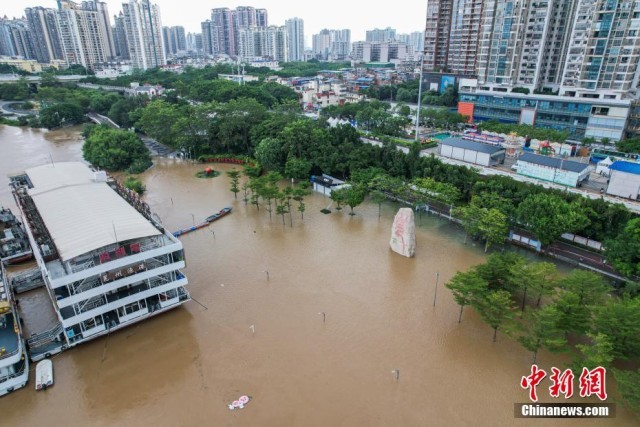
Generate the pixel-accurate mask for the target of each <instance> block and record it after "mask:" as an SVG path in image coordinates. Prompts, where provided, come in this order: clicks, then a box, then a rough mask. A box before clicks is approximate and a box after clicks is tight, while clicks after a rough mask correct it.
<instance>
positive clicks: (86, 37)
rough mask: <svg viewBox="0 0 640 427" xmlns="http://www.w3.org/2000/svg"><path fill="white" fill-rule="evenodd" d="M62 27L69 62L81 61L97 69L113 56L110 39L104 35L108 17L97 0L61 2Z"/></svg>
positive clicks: (78, 62) (60, 21) (61, 32)
mask: <svg viewBox="0 0 640 427" xmlns="http://www.w3.org/2000/svg"><path fill="white" fill-rule="evenodd" d="M58 5H59V10H58V29H59V32H60V40H61V42H62V49H63V52H64V57H65V60H66V61H67V64H69V65H70V64H80V65H82V66H84V67H85V68H88V69H94V68H96V66H97V65H98V64H104V63H106V62H108V61H109V60H110V59H111V53H110V52H109V50H108V46H109V44H108V42H107V41H106V40H105V39H104V37H105V34H106V30H104V29H103V28H102V26H103V25H104V21H103V19H102V16H101V12H98V11H97V10H96V8H95V3H93V2H83V3H82V4H78V3H75V2H73V1H71V0H60V1H59V2H58Z"/></svg>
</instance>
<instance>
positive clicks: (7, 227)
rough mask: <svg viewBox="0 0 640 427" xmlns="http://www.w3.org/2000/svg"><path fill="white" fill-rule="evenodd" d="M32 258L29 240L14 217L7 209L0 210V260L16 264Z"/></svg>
mask: <svg viewBox="0 0 640 427" xmlns="http://www.w3.org/2000/svg"><path fill="white" fill-rule="evenodd" d="M31 258H33V252H32V251H31V246H30V245H29V238H28V237H27V233H26V232H25V230H24V227H23V226H22V223H21V222H20V221H18V219H17V218H16V216H15V215H14V214H13V213H12V212H11V210H9V209H8V208H4V207H3V208H0V259H1V260H2V261H4V262H6V263H7V264H11V265H13V264H18V263H21V262H24V261H28V260H30V259H31Z"/></svg>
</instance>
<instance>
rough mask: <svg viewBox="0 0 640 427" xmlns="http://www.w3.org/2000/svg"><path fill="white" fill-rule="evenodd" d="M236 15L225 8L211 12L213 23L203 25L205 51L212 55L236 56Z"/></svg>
mask: <svg viewBox="0 0 640 427" xmlns="http://www.w3.org/2000/svg"><path fill="white" fill-rule="evenodd" d="M235 19H236V15H235V13H234V11H233V10H231V9H229V8H226V7H223V8H216V9H213V10H212V11H211V21H205V22H203V23H202V38H203V45H204V50H205V52H206V53H208V54H211V55H220V54H226V55H230V56H235V55H236V47H237V42H236V32H237V26H236V24H235Z"/></svg>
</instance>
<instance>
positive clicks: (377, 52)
mask: <svg viewBox="0 0 640 427" xmlns="http://www.w3.org/2000/svg"><path fill="white" fill-rule="evenodd" d="M408 53H409V48H408V46H407V45H406V44H404V43H402V42H396V41H387V42H354V43H353V49H352V52H351V57H352V58H353V59H354V60H355V61H362V62H391V61H392V60H394V59H397V60H404V59H406V58H407V55H408Z"/></svg>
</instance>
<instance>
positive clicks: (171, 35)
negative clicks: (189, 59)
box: [162, 26, 187, 56]
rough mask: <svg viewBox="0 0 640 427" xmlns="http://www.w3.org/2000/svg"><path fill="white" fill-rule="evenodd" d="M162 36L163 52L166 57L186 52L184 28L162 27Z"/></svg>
mask: <svg viewBox="0 0 640 427" xmlns="http://www.w3.org/2000/svg"><path fill="white" fill-rule="evenodd" d="M162 35H163V37H164V51H165V53H166V55H167V56H169V55H175V54H177V53H178V52H184V51H186V50H187V37H186V35H185V33H184V27H180V26H176V27H164V28H162Z"/></svg>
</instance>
